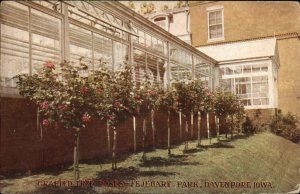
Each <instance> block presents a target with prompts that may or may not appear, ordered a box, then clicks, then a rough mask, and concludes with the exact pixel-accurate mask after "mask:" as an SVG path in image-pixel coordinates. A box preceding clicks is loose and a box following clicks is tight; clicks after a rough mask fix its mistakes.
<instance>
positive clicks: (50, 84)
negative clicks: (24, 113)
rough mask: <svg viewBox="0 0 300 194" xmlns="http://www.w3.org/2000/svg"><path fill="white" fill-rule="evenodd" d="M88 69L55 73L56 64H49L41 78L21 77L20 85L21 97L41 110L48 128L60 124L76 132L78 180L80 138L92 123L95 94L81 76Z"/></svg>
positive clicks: (63, 69) (65, 65)
mask: <svg viewBox="0 0 300 194" xmlns="http://www.w3.org/2000/svg"><path fill="white" fill-rule="evenodd" d="M86 69H87V66H86V65H84V64H80V65H79V66H72V65H70V63H68V62H63V63H62V64H61V73H57V72H55V64H54V63H52V62H50V61H49V62H47V63H45V64H44V68H43V69H42V71H41V72H39V73H38V74H34V75H32V76H29V75H20V76H18V78H19V81H18V82H17V85H18V88H19V90H20V94H21V95H23V96H25V97H27V98H29V99H30V100H32V101H33V102H35V103H36V104H39V106H40V107H41V110H40V112H42V113H43V115H44V119H43V121H42V124H43V126H44V127H48V126H50V124H56V125H57V124H59V125H61V126H62V127H64V128H67V129H74V131H75V143H74V177H75V180H78V179H79V134H80V129H82V128H84V127H86V126H87V124H88V123H89V122H90V119H91V115H90V113H91V110H92V107H91V106H90V104H91V103H90V102H89V100H90V96H93V95H92V93H93V90H92V89H91V87H90V84H89V80H88V78H87V77H83V76H81V72H82V71H85V70H86Z"/></svg>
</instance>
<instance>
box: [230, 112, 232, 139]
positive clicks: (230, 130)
mask: <svg viewBox="0 0 300 194" xmlns="http://www.w3.org/2000/svg"><path fill="white" fill-rule="evenodd" d="M230 117H231V125H230V126H231V127H230V136H231V139H232V138H233V116H232V115H231V116H230Z"/></svg>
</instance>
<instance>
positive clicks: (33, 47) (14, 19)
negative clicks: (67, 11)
mask: <svg viewBox="0 0 300 194" xmlns="http://www.w3.org/2000/svg"><path fill="white" fill-rule="evenodd" d="M0 22H1V38H0V41H1V45H0V46H1V65H0V72H1V73H0V85H1V86H4V87H15V86H16V79H13V78H14V76H16V75H18V74H23V73H26V74H32V73H36V72H37V71H38V70H39V69H41V68H42V64H43V63H44V62H45V61H47V60H52V61H54V62H56V63H58V62H60V61H61V41H60V35H61V32H60V27H61V20H60V19H58V18H56V17H53V16H51V15H48V14H46V13H43V12H40V11H37V10H35V9H33V8H31V7H27V6H25V5H22V4H19V3H17V2H13V1H5V2H1V20H0Z"/></svg>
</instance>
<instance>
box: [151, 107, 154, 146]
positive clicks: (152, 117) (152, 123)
mask: <svg viewBox="0 0 300 194" xmlns="http://www.w3.org/2000/svg"><path fill="white" fill-rule="evenodd" d="M151 126H152V144H153V150H155V125H154V110H152V111H151Z"/></svg>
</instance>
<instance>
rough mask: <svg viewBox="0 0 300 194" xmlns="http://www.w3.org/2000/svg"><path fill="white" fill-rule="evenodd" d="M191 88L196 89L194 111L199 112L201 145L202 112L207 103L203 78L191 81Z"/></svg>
mask: <svg viewBox="0 0 300 194" xmlns="http://www.w3.org/2000/svg"><path fill="white" fill-rule="evenodd" d="M191 90H192V91H194V92H193V93H194V101H195V105H194V109H193V112H194V113H197V114H198V117H197V118H198V128H197V129H198V135H197V140H198V145H200V142H201V112H202V111H203V110H204V108H205V105H204V102H205V97H206V93H205V91H204V87H203V85H202V82H201V80H195V81H193V82H192V83H191Z"/></svg>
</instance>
